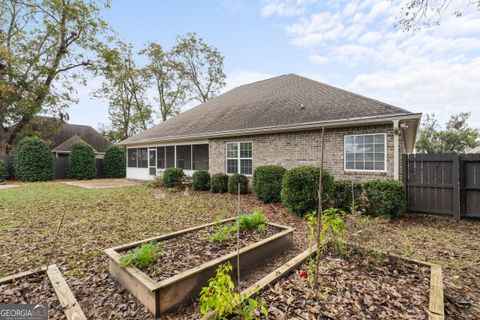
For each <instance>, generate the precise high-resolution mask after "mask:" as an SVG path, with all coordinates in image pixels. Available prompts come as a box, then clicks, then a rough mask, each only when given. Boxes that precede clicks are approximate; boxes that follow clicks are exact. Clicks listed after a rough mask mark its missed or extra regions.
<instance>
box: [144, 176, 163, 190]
mask: <svg viewBox="0 0 480 320" xmlns="http://www.w3.org/2000/svg"><path fill="white" fill-rule="evenodd" d="M147 186H148V187H149V188H161V187H163V177H162V176H156V177H155V178H153V180H151V181H149V182H148V184H147Z"/></svg>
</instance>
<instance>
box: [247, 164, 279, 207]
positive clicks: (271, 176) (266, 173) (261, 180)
mask: <svg viewBox="0 0 480 320" xmlns="http://www.w3.org/2000/svg"><path fill="white" fill-rule="evenodd" d="M286 171H287V170H286V169H285V168H284V167H282V166H260V167H257V168H256V169H255V171H254V172H253V192H254V193H255V195H256V196H257V198H258V199H260V200H262V201H263V202H265V203H269V202H279V201H280V194H281V191H282V178H283V175H284V174H285V172H286Z"/></svg>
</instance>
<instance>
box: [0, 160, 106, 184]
mask: <svg viewBox="0 0 480 320" xmlns="http://www.w3.org/2000/svg"><path fill="white" fill-rule="evenodd" d="M0 159H1V160H3V161H5V162H6V163H7V168H8V177H7V179H9V180H10V179H14V178H15V175H14V172H13V157H12V156H0ZM54 159H55V177H54V178H55V179H65V178H68V175H67V167H68V157H59V158H54ZM95 162H96V166H97V178H105V165H104V162H103V159H95Z"/></svg>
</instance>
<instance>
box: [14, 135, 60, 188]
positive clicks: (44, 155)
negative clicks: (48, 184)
mask: <svg viewBox="0 0 480 320" xmlns="http://www.w3.org/2000/svg"><path fill="white" fill-rule="evenodd" d="M53 161H54V160H53V153H52V151H51V150H50V147H49V146H48V144H47V143H46V142H45V141H44V140H42V139H40V138H38V137H27V138H24V139H22V140H21V141H20V142H19V144H18V145H17V148H16V150H15V155H14V160H13V167H14V170H15V178H16V179H18V180H21V181H45V180H50V179H53V177H54V172H55V170H54V162H53Z"/></svg>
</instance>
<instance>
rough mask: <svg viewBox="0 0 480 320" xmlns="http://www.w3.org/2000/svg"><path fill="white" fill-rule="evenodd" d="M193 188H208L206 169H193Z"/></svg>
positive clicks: (208, 174) (208, 175)
mask: <svg viewBox="0 0 480 320" xmlns="http://www.w3.org/2000/svg"><path fill="white" fill-rule="evenodd" d="M192 188H193V190H208V189H210V173H208V171H207V170H199V171H195V172H194V173H193V175H192Z"/></svg>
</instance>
